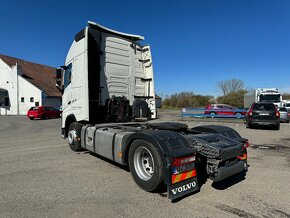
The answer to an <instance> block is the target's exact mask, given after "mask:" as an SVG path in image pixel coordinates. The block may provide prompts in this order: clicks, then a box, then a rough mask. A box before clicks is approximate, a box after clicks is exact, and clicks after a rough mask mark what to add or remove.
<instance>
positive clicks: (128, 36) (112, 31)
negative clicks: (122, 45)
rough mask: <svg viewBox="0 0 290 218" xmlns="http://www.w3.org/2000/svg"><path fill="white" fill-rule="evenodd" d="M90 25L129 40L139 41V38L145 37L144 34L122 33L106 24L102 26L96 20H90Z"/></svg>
mask: <svg viewBox="0 0 290 218" xmlns="http://www.w3.org/2000/svg"><path fill="white" fill-rule="evenodd" d="M88 26H89V28H92V29H97V30H100V31H102V32H106V33H111V34H114V35H117V36H120V37H122V38H126V39H129V40H132V41H139V40H144V39H145V38H144V36H139V35H133V34H128V33H122V32H119V31H116V30H112V29H109V28H107V27H104V26H102V25H100V24H97V23H95V22H92V21H88Z"/></svg>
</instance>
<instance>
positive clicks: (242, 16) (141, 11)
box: [0, 0, 290, 97]
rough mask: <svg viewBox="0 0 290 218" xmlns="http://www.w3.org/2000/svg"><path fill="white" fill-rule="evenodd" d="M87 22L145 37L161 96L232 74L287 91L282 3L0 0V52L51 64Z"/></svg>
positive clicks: (287, 21)
mask: <svg viewBox="0 0 290 218" xmlns="http://www.w3.org/2000/svg"><path fill="white" fill-rule="evenodd" d="M88 20H91V21H95V22H97V23H100V24H102V25H104V26H107V27H109V28H112V29H116V30H118V31H121V32H128V33H132V34H139V35H143V36H145V39H146V40H145V43H146V44H150V45H151V49H152V55H153V65H154V74H155V88H156V91H157V94H159V95H161V96H163V97H164V96H165V95H170V94H173V93H176V92H182V91H190V92H194V93H195V94H202V95H214V96H218V95H221V92H219V90H218V88H217V83H218V82H219V81H221V80H227V79H233V78H235V79H240V80H242V81H244V83H245V86H246V88H257V87H277V88H280V90H281V91H282V92H288V93H290V1H289V0H271V1H270V0H192V1H190V0H188V1H182V0H181V1H176V0H175V1H174V0H167V1H166V0H161V1H158V0H155V1H152V0H147V1H140V2H138V1H126V0H122V1H118V0H116V1H113V0H106V1H98V0H95V1H88V0H82V1H75V0H71V1H61V0H58V1H57V0H50V1H36V0H35V1H32V0H26V1H20V0H16V1H4V2H2V3H1V7H0V21H1V26H0V53H2V54H6V55H9V56H12V57H17V58H21V59H24V60H28V61H32V62H37V63H41V64H46V65H50V66H54V67H58V66H60V65H63V63H64V59H65V56H66V53H67V51H68V49H69V47H70V44H71V43H72V40H73V38H74V35H75V34H76V33H77V32H78V31H79V30H80V29H82V28H83V27H84V26H85V25H86V22H87V21H88Z"/></svg>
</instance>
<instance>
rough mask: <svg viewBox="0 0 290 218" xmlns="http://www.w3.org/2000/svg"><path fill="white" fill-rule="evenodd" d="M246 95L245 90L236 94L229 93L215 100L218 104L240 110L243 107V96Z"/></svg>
mask: <svg viewBox="0 0 290 218" xmlns="http://www.w3.org/2000/svg"><path fill="white" fill-rule="evenodd" d="M245 93H247V91H246V90H244V89H242V90H239V91H237V92H230V93H228V94H226V95H224V96H220V97H218V98H217V101H218V103H220V104H229V105H232V106H235V107H239V108H242V107H243V106H244V94H245Z"/></svg>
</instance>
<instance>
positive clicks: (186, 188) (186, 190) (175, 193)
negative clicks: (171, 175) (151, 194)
mask: <svg viewBox="0 0 290 218" xmlns="http://www.w3.org/2000/svg"><path fill="white" fill-rule="evenodd" d="M198 189H199V187H198V183H197V178H196V177H193V178H190V179H187V180H184V181H182V182H179V183H176V184H172V185H168V188H167V192H168V198H169V199H170V200H174V199H177V198H180V197H182V196H185V195H187V194H190V193H192V192H195V191H197V190H198Z"/></svg>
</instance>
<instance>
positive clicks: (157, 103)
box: [155, 94, 162, 108]
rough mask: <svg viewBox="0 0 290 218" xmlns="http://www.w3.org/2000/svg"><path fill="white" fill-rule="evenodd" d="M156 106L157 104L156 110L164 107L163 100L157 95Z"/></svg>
mask: <svg viewBox="0 0 290 218" xmlns="http://www.w3.org/2000/svg"><path fill="white" fill-rule="evenodd" d="M155 104H156V108H161V107H162V98H160V97H159V96H158V95H156V94H155Z"/></svg>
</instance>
